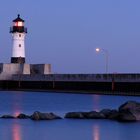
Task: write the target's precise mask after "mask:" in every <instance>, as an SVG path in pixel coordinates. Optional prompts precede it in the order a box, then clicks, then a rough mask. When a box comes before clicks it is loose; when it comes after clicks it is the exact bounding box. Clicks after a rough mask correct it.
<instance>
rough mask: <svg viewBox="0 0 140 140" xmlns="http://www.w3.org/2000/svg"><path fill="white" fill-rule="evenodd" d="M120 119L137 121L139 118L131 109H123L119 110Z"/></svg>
mask: <svg viewBox="0 0 140 140" xmlns="http://www.w3.org/2000/svg"><path fill="white" fill-rule="evenodd" d="M118 121H121V122H134V121H137V119H136V117H135V116H134V115H133V114H132V113H131V112H130V111H129V110H123V111H120V112H119V116H118Z"/></svg>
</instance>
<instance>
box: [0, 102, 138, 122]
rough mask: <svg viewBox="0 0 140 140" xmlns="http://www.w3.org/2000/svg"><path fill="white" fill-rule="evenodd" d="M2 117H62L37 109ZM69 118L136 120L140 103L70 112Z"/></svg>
mask: <svg viewBox="0 0 140 140" xmlns="http://www.w3.org/2000/svg"><path fill="white" fill-rule="evenodd" d="M0 118H2V119H31V120H35V121H39V120H55V119H62V118H61V117H60V116H58V115H56V114H54V113H42V112H39V111H35V112H34V113H33V114H32V115H31V116H29V115H26V114H23V113H20V114H19V115H18V116H16V117H15V116H12V115H2V116H1V117H0ZM64 118H67V119H110V120H116V121H119V122H136V121H140V103H139V102H136V101H127V102H125V103H124V104H122V105H120V106H119V107H118V109H102V110H101V111H99V112H97V111H88V112H82V111H79V112H68V113H66V114H65V115H64Z"/></svg>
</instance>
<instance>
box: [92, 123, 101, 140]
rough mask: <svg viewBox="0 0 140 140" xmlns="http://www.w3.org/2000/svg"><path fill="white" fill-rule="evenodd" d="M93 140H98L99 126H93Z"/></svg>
mask: <svg viewBox="0 0 140 140" xmlns="http://www.w3.org/2000/svg"><path fill="white" fill-rule="evenodd" d="M93 140H100V127H99V125H96V124H95V125H93Z"/></svg>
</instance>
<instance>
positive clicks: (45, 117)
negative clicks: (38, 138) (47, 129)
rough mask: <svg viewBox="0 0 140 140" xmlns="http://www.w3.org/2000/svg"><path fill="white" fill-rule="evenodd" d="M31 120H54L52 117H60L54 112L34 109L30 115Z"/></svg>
mask: <svg viewBox="0 0 140 140" xmlns="http://www.w3.org/2000/svg"><path fill="white" fill-rule="evenodd" d="M31 119H32V120H36V121H37V120H54V119H61V117H59V116H57V115H55V114H54V113H41V112H39V111H35V112H34V113H33V114H32V115H31Z"/></svg>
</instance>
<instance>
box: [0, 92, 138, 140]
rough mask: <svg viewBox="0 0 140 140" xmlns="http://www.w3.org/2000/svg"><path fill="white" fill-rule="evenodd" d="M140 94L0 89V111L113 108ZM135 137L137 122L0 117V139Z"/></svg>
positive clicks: (112, 139) (106, 139) (107, 139)
mask: <svg viewBox="0 0 140 140" xmlns="http://www.w3.org/2000/svg"><path fill="white" fill-rule="evenodd" d="M128 100H135V101H139V102H140V97H130V96H126V97H125V96H103V95H80V94H78V95H76V94H61V93H44V92H2V91H0V114H14V115H16V114H19V113H21V112H22V113H26V114H29V115H30V114H32V113H33V112H34V111H42V112H54V113H56V114H58V115H60V116H64V114H65V113H66V112H69V111H91V110H97V111H98V110H101V109H103V108H112V109H113V108H117V107H118V106H119V105H121V104H122V103H124V102H125V101H128ZM132 139H133V140H139V139H140V123H139V122H138V123H119V122H115V121H110V120H68V119H62V120H54V121H39V122H36V121H32V120H18V119H15V120H12V119H7V120H4V119H0V140H132Z"/></svg>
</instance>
